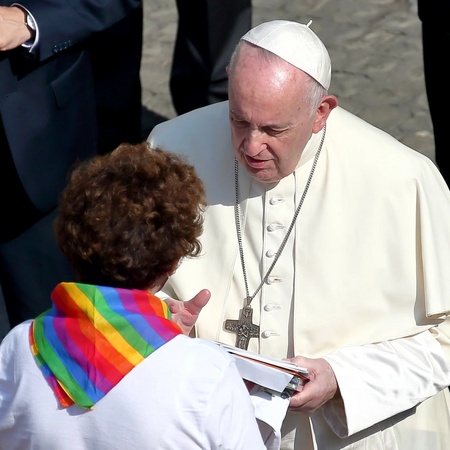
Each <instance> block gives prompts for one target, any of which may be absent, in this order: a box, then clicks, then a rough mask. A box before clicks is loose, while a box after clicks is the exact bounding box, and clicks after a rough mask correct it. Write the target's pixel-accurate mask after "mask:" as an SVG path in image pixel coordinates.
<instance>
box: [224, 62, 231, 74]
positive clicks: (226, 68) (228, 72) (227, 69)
mask: <svg viewBox="0 0 450 450" xmlns="http://www.w3.org/2000/svg"><path fill="white" fill-rule="evenodd" d="M225 70H226V71H227V75H230V65H229V64H228V65H227V67H225Z"/></svg>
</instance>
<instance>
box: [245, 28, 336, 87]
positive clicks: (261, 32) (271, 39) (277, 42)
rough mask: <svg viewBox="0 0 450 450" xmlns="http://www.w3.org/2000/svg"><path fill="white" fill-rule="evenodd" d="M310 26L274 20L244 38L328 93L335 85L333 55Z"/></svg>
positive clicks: (251, 31) (252, 30)
mask: <svg viewBox="0 0 450 450" xmlns="http://www.w3.org/2000/svg"><path fill="white" fill-rule="evenodd" d="M310 24H311V22H309V23H308V25H303V24H301V23H297V22H290V21H288V20H273V21H272V22H266V23H262V24H261V25H258V26H257V27H255V28H253V29H251V30H250V31H249V32H247V33H246V34H244V36H242V38H241V39H242V40H244V41H247V42H250V43H251V44H254V45H256V46H258V47H261V48H264V49H266V50H268V51H269V52H272V53H274V54H275V55H277V56H279V57H280V58H282V59H284V60H285V61H287V62H288V63H290V64H292V65H293V66H295V67H297V68H299V69H301V70H303V72H306V73H307V74H308V75H310V76H311V77H313V78H314V79H315V80H316V81H318V82H319V83H320V84H321V85H322V86H323V87H324V88H325V89H326V90H328V88H329V87H330V82H331V61H330V56H329V55H328V51H327V49H326V48H325V46H324V45H323V43H322V41H321V40H320V39H319V38H318V37H317V35H316V34H314V32H313V31H312V30H311V29H310V28H309V25H310Z"/></svg>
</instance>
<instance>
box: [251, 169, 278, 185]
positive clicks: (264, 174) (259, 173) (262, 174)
mask: <svg viewBox="0 0 450 450" xmlns="http://www.w3.org/2000/svg"><path fill="white" fill-rule="evenodd" d="M246 169H247V172H248V173H249V175H250V176H251V177H252V178H253V179H254V180H255V181H258V183H267V184H268V183H277V182H278V181H280V176H279V175H278V173H274V172H273V171H272V170H267V169H255V168H253V167H250V166H246Z"/></svg>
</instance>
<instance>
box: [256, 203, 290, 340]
mask: <svg viewBox="0 0 450 450" xmlns="http://www.w3.org/2000/svg"><path fill="white" fill-rule="evenodd" d="M284 201H285V200H284V198H279V197H272V198H271V199H270V200H269V203H270V204H271V205H277V204H279V203H284ZM284 228H285V227H284V226H283V225H279V224H275V223H271V224H270V225H268V226H267V231H269V232H272V231H276V230H283V229H284ZM275 255H276V252H274V251H273V250H267V252H266V256H267V257H268V258H273V257H274V256H275ZM281 281H282V279H281V278H280V277H275V276H272V277H269V278H267V281H266V283H267V284H273V283H280V282H281ZM280 309H281V305H274V304H273V303H268V304H267V305H265V306H264V311H266V312H270V311H278V310H280ZM279 335H280V333H278V332H277V331H273V330H266V331H263V332H262V333H261V337H263V338H264V339H267V338H269V337H271V336H279Z"/></svg>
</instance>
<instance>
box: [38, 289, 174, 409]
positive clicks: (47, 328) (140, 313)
mask: <svg viewBox="0 0 450 450" xmlns="http://www.w3.org/2000/svg"><path fill="white" fill-rule="evenodd" d="M52 301H53V307H52V308H51V309H50V310H48V311H46V312H45V313H43V314H41V315H40V316H38V317H37V318H36V319H35V320H34V322H33V324H32V326H31V327H30V344H31V350H32V352H33V354H34V356H35V357H36V360H37V362H38V364H39V366H40V367H41V369H42V372H43V374H44V376H45V377H46V378H47V380H48V382H49V384H50V386H51V387H52V388H53V390H54V391H55V393H56V396H57V397H58V400H59V401H60V403H61V405H62V406H65V407H66V406H70V405H72V404H73V403H76V404H77V405H79V406H81V407H82V408H92V407H93V406H94V405H95V403H96V402H98V401H99V400H100V399H102V398H103V397H104V396H105V395H106V394H107V393H108V392H109V391H110V390H111V389H112V388H113V387H114V386H115V385H116V384H117V383H119V381H120V380H121V379H122V378H123V377H124V376H125V375H127V374H128V373H129V372H130V371H131V370H132V369H133V368H134V367H136V366H137V365H138V364H139V363H140V362H142V361H143V360H144V359H145V358H146V357H147V356H149V355H150V354H152V353H153V352H154V351H155V350H156V349H158V348H159V347H161V346H162V345H164V344H165V343H166V342H168V341H170V340H171V339H173V338H174V337H175V336H177V335H178V334H181V333H182V332H181V330H180V328H179V327H178V325H176V324H175V323H174V322H172V321H171V316H170V311H169V309H168V308H167V305H166V304H165V303H164V302H163V301H161V300H160V299H159V298H157V297H155V296H154V295H152V294H150V293H148V292H146V291H140V290H128V289H116V288H111V287H104V286H93V285H88V284H80V283H60V284H59V285H58V286H57V287H56V288H55V290H54V291H53V293H52Z"/></svg>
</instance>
